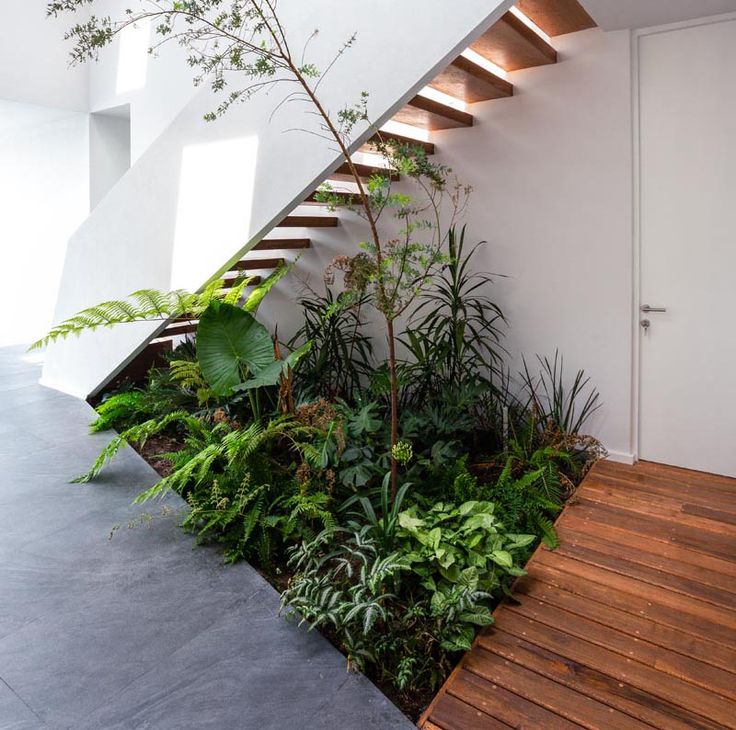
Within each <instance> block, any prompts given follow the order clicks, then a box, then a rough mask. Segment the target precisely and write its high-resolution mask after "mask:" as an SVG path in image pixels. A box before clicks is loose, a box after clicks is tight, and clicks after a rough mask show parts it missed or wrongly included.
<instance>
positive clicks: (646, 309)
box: [641, 304, 667, 314]
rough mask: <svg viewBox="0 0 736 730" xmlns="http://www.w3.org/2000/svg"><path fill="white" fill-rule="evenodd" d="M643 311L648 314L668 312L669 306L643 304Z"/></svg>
mask: <svg viewBox="0 0 736 730" xmlns="http://www.w3.org/2000/svg"><path fill="white" fill-rule="evenodd" d="M641 311H642V312H645V313H647V314H648V313H649V312H666V311H667V307H650V306H649V305H648V304H642V306H641Z"/></svg>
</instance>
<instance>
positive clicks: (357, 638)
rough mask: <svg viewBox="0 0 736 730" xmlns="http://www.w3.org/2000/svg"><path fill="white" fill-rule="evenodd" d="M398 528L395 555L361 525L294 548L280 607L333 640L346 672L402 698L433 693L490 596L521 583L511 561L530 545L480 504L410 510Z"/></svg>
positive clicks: (486, 614) (484, 617) (482, 618)
mask: <svg viewBox="0 0 736 730" xmlns="http://www.w3.org/2000/svg"><path fill="white" fill-rule="evenodd" d="M398 523H399V526H398V529H397V531H396V539H397V543H396V544H397V545H398V548H397V549H388V550H387V548H388V547H389V546H388V544H386V543H383V544H382V542H381V540H380V539H379V537H377V535H376V531H375V524H374V523H373V521H370V520H369V522H368V524H365V525H364V526H362V527H360V526H359V525H358V524H353V525H351V527H350V528H349V529H332V530H326V531H324V532H322V533H320V534H319V535H318V536H317V537H316V538H315V539H314V540H311V541H305V542H304V543H302V544H301V545H299V546H298V547H296V548H295V549H294V550H293V553H292V557H291V560H290V564H291V565H292V566H293V568H294V570H295V575H294V577H293V578H292V580H291V582H290V584H289V586H288V588H287V589H286V590H285V591H284V593H283V594H282V606H283V607H284V608H287V609H288V610H289V611H293V612H297V613H298V614H299V616H300V617H301V621H305V622H307V623H309V625H310V627H311V628H315V627H330V628H331V629H332V630H333V631H335V632H336V634H337V637H338V639H339V641H340V643H341V644H342V646H343V648H344V649H345V651H346V653H347V655H348V661H349V662H350V664H351V665H352V666H355V667H356V668H358V669H361V670H362V671H370V672H372V673H373V674H374V675H377V677H378V678H379V679H381V680H384V681H390V682H391V683H392V684H393V685H394V686H395V687H396V688H397V689H399V690H400V691H404V692H409V691H416V690H417V689H418V688H421V687H424V686H428V687H436V686H437V685H438V684H439V683H441V681H442V680H443V679H444V677H445V676H446V674H447V672H448V671H449V669H450V667H451V665H452V658H453V657H454V656H455V653H456V652H458V651H462V650H464V649H467V648H469V647H470V644H471V642H472V639H473V636H474V635H475V631H476V630H477V629H478V627H481V626H485V625H487V624H489V623H490V622H491V620H492V618H491V613H490V609H489V603H488V602H489V599H490V597H491V592H493V591H496V590H497V589H499V588H500V587H501V585H502V582H503V580H504V578H505V576H513V575H521V574H523V571H522V570H521V569H520V568H519V567H518V566H517V565H516V564H515V560H514V554H515V553H516V552H517V551H519V550H521V549H523V547H524V546H525V545H527V544H529V542H531V541H532V540H533V539H534V537H533V536H523V535H509V534H506V533H505V532H504V530H503V527H502V525H500V524H499V523H498V522H497V521H496V519H495V518H494V517H493V505H490V504H487V503H479V502H476V503H468V504H465V505H461V506H460V507H455V506H454V505H446V504H445V505H436V506H435V507H433V508H431V509H429V510H420V509H419V508H418V507H417V506H414V507H412V508H410V509H409V510H406V511H404V512H401V513H400V514H399V515H398Z"/></svg>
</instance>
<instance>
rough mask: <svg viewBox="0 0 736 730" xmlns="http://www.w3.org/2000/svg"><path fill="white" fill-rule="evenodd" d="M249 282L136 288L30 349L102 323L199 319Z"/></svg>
mask: <svg viewBox="0 0 736 730" xmlns="http://www.w3.org/2000/svg"><path fill="white" fill-rule="evenodd" d="M248 282H249V279H247V278H246V279H243V280H241V281H240V282H239V283H238V285H237V286H235V287H233V288H232V289H223V286H224V281H223V280H222V279H219V280H217V281H213V282H211V283H210V284H208V285H207V286H206V287H205V289H204V290H203V291H202V292H201V293H192V292H188V291H184V290H183V289H177V290H175V291H170V292H162V291H158V290H156V289H141V290H139V291H136V292H133V293H132V294H131V295H130V296H129V297H128V298H127V299H115V300H111V301H108V302H102V303H101V304H97V305H95V306H94V307H88V308H87V309H83V310H82V311H81V312H79V313H77V314H75V315H74V316H73V317H70V318H69V319H66V320H64V321H63V322H61V323H59V324H58V325H55V326H54V327H53V328H52V329H51V330H50V331H49V333H48V334H47V335H46V336H45V337H42V338H41V339H40V340H38V341H36V342H34V343H33V344H32V345H31V346H30V347H29V348H28V349H29V350H35V349H39V348H42V347H46V345H48V344H49V343H51V342H55V341H57V340H63V339H66V338H67V337H69V336H70V335H76V336H79V335H80V334H81V333H82V332H84V331H86V330H91V331H94V330H96V329H98V328H99V327H113V326H114V325H119V324H129V323H131V322H141V321H148V322H155V321H159V322H166V321H168V320H170V319H175V318H185V317H186V318H192V319H196V318H198V317H199V316H200V315H201V314H202V313H203V312H204V311H205V310H206V309H207V307H208V306H209V305H210V303H211V302H213V301H223V302H228V303H236V302H237V301H238V300H239V299H240V298H241V297H242V296H243V290H244V289H245V287H246V286H247V285H248ZM265 283H266V282H264V284H265ZM269 288H270V287H269Z"/></svg>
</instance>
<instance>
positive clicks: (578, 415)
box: [521, 350, 601, 436]
mask: <svg viewBox="0 0 736 730" xmlns="http://www.w3.org/2000/svg"><path fill="white" fill-rule="evenodd" d="M537 360H538V361H539V364H540V372H539V374H538V375H536V376H534V375H532V373H531V371H530V370H529V366H528V364H527V362H526V360H524V361H523V362H524V365H523V370H522V372H521V378H522V384H523V386H524V390H525V394H524V395H525V396H526V399H527V400H526V402H525V403H524V408H525V410H526V411H527V412H530V413H532V414H533V416H534V418H535V419H536V420H537V422H538V424H539V427H540V428H541V429H543V430H544V429H553V430H555V431H557V432H559V433H562V434H565V435H568V436H577V435H580V434H582V428H583V425H584V424H585V422H586V421H587V420H588V419H589V418H590V417H591V416H592V415H593V414H594V413H595V412H596V411H597V410H598V409H599V408H600V407H601V403H600V395H599V393H598V391H597V390H596V389H595V388H593V387H592V386H591V385H590V378H589V377H588V376H586V375H585V371H584V370H578V372H577V373H576V374H575V377H574V378H573V379H572V381H571V382H568V381H567V379H566V378H565V367H564V365H565V363H564V358H563V357H562V355H560V352H559V350H555V355H554V358H553V359H552V360H550V359H549V358H548V357H544V358H542V357H540V356H539V355H537Z"/></svg>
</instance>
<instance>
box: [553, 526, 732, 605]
mask: <svg viewBox="0 0 736 730" xmlns="http://www.w3.org/2000/svg"><path fill="white" fill-rule="evenodd" d="M563 529H564V528H563ZM565 535H566V537H567V538H568V539H567V541H566V542H564V543H563V544H562V545H561V546H560V548H559V551H558V552H557V553H556V554H557V555H565V556H567V557H570V558H574V559H575V560H580V561H582V562H584V563H588V564H590V565H595V566H597V567H599V568H605V569H606V570H610V571H612V572H614V573H618V574H619V575H624V576H628V577H630V578H635V579H636V580H640V581H642V582H644V583H647V584H648V585H651V586H658V587H661V588H666V589H668V590H670V591H674V592H675V593H682V594H683V595H685V596H692V597H693V598H696V599H701V600H703V601H707V602H708V603H712V604H714V605H716V606H723V607H725V608H728V609H731V610H736V594H734V593H729V592H728V591H727V590H721V589H720V588H717V587H714V586H710V585H707V584H705V583H702V582H700V581H698V580H696V579H695V578H694V577H693V576H682V575H676V574H673V573H672V572H671V571H667V570H661V569H659V568H653V567H651V566H649V565H646V564H643V563H641V562H639V561H636V562H635V561H632V560H629V559H622V555H621V553H620V552H602V550H605V549H606V545H605V544H603V545H601V544H600V543H595V544H593V543H594V541H593V540H585V539H584V538H582V537H578V536H576V535H575V534H574V533H571V532H568V531H565ZM613 550H614V551H615V548H613ZM622 550H623V548H622Z"/></svg>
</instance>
